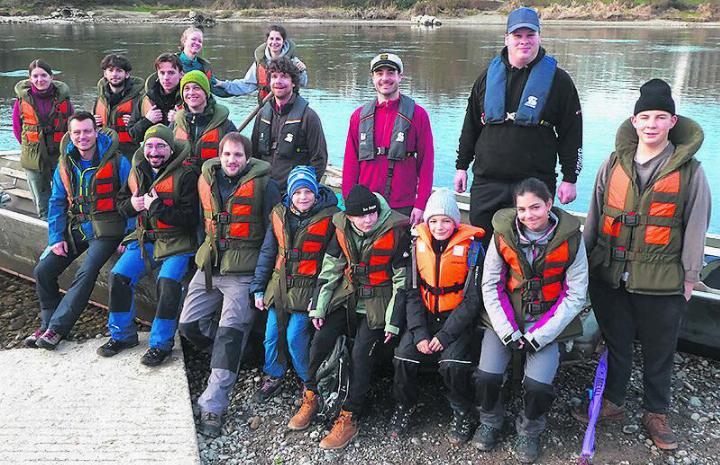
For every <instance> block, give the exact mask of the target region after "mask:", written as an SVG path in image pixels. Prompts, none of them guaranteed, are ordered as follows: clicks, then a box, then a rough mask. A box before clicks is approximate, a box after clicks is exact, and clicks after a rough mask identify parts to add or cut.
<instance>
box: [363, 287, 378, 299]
mask: <svg viewBox="0 0 720 465" xmlns="http://www.w3.org/2000/svg"><path fill="white" fill-rule="evenodd" d="M359 295H360V298H361V299H369V298H371V297H372V296H373V295H375V292H373V288H372V287H370V286H362V287H361V288H360V289H359Z"/></svg>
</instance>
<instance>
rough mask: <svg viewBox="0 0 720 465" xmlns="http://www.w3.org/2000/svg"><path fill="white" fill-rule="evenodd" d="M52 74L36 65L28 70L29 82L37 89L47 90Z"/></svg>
mask: <svg viewBox="0 0 720 465" xmlns="http://www.w3.org/2000/svg"><path fill="white" fill-rule="evenodd" d="M52 80H53V77H52V74H49V73H48V72H47V71H45V70H44V69H42V68H41V67H39V66H38V67H37V68H35V69H33V70H32V71H30V83H31V84H32V85H33V86H35V88H36V89H37V90H47V89H48V88H49V87H50V85H51V84H52Z"/></svg>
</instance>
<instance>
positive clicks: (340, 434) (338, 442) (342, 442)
mask: <svg viewBox="0 0 720 465" xmlns="http://www.w3.org/2000/svg"><path fill="white" fill-rule="evenodd" d="M357 435H358V427H357V422H356V421H355V420H353V413H352V412H348V411H347V410H340V415H338V417H337V420H335V424H334V425H333V427H332V430H330V433H328V435H327V436H325V437H324V438H323V440H322V441H320V449H326V450H327V449H330V450H332V449H343V448H345V446H347V445H348V444H349V443H350V441H352V440H353V439H354V438H355V436H357Z"/></svg>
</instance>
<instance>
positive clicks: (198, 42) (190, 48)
mask: <svg viewBox="0 0 720 465" xmlns="http://www.w3.org/2000/svg"><path fill="white" fill-rule="evenodd" d="M182 45H183V52H185V55H187V56H189V57H190V58H195V57H196V56H197V54H198V53H200V51H201V50H202V47H203V33H202V32H200V31H193V32H191V33H189V34H187V35H186V36H185V40H184V41H183V44H182Z"/></svg>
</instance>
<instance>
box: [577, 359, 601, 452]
mask: <svg viewBox="0 0 720 465" xmlns="http://www.w3.org/2000/svg"><path fill="white" fill-rule="evenodd" d="M607 357H608V350H607V347H606V348H605V350H604V351H603V354H602V356H601V357H600V362H599V363H598V366H597V370H596V371H595V381H594V382H593V389H592V394H591V395H592V397H591V399H590V405H588V426H587V430H585V438H584V439H583V445H582V454H581V455H580V458H579V459H578V464H579V465H590V464H591V463H592V457H593V454H594V453H595V424H596V423H597V420H598V417H599V416H600V408H601V407H602V398H603V392H604V391H605V378H606V377H607Z"/></svg>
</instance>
